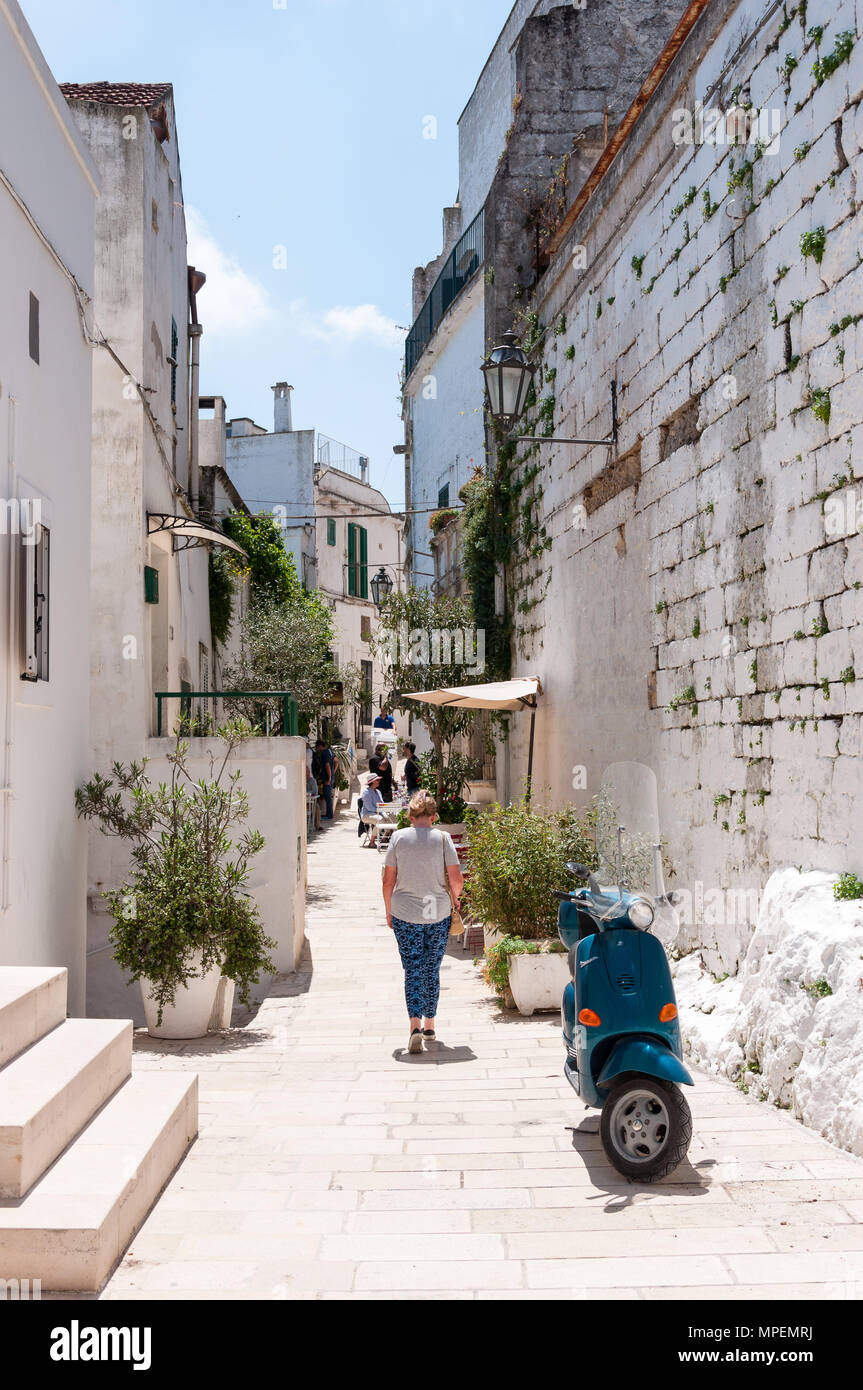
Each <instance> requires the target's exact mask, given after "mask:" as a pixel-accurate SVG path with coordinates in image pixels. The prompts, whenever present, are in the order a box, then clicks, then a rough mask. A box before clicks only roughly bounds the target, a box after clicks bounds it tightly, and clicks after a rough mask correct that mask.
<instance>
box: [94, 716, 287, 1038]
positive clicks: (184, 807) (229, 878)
mask: <svg viewBox="0 0 863 1390" xmlns="http://www.w3.org/2000/svg"><path fill="white" fill-rule="evenodd" d="M250 733H251V728H250V726H249V725H248V724H247V723H245V722H244V721H241V720H231V721H229V722H228V723H227V724H225V725H224V726H223V727H222V728H221V729H220V730H219V731H218V737H219V738H220V739H221V740H222V742H223V743H224V755H223V756H222V757H221V759H220V760H219V765H218V767H217V766H216V761H217V760H216V755H215V754H214V753H212V752H211V754H210V776H209V778H204V777H202V778H200V779H199V780H197V781H195V779H194V778H193V776H192V774H191V772H190V771H189V767H188V756H189V745H188V743H184V742H181V741H180V739H178V740H177V743H176V747H175V749H174V751H173V752H172V753H170V754H169V755H168V761H169V763H170V764H171V778H170V781H169V782H167V783H165V782H162V783H159V784H158V785H154V784H153V783H152V781H151V779H150V777H149V776H148V775H147V759H144V760H143V761H142V762H140V763H136V762H132V763H129V764H128V765H126V764H123V763H114V764H113V767H112V775H111V777H109V778H104V777H101V776H100V775H99V774H98V773H97V774H96V776H95V777H94V778H93V780H92V781H91V782H87V783H86V784H85V785H84V786H83V787H81V788H79V789H78V791H77V792H76V793H75V804H76V807H77V810H78V814H79V816H82V817H83V818H84V819H85V820H94V821H96V823H97V824H98V825H99V827H100V829H101V830H102V831H103V832H104V834H106V835H115V836H117V837H119V838H120V839H123V840H126V841H128V842H129V844H130V846H131V864H130V867H129V873H128V877H127V879H126V881H125V882H124V883H123V884H122V885H121V886H120V887H119V888H114V889H110V890H109V891H107V892H106V893H105V894H104V897H105V898H106V899H107V901H108V903H109V904H110V909H111V915H112V916H113V919H114V925H113V928H112V930H111V941H112V943H113V946H114V958H115V960H116V961H117V962H118V963H119V964H120V965H122V966H123V967H124V968H125V969H126V970H128V971H129V973H130V975H131V978H132V980H138V981H140V984H141V993H142V995H143V999H144V1011H145V1014H146V1018H147V1026H148V1028H149V1030H150V1032H151V1033H152V1034H153V1036H155V1037H161V1038H197V1037H202V1036H203V1035H204V1034H205V1033H206V1031H207V1024H208V1022H209V1019H210V1015H211V1013H212V1010H213V1004H214V1002H215V998H216V992H217V990H218V987H219V982H220V979H221V978H222V977H223V976H224V977H225V978H226V979H228V980H232V981H234V983H235V984H236V986H237V987H238V988H239V991H240V998H241V999H242V1000H243V1001H244V1002H248V998H249V989H250V986H251V985H252V984H254V983H256V982H257V980H258V979H259V978H260V976H261V974H262V972H263V973H272V974H274V973H275V966H274V964H273V962H272V960H271V959H270V956H269V952H270V951H271V950H272V949H273V947H274V946H275V942H274V941H272V940H270V938H269V937H268V936H267V935H266V933H265V932H264V928H263V924H262V922H261V920H260V915H259V912H258V907H257V904H256V903H255V902H254V901H253V899H252V898H251V897H250V895H249V893H248V891H247V889H246V887H245V885H246V883H247V881H248V877H249V863H250V860H251V859H252V858H253V857H254V855H256V854H257V853H258V852H259V851H260V850H261V849H263V846H264V839H263V836H262V835H261V834H260V833H259V832H258V831H257V830H244V831H243V832H242V834H240V835H239V837H238V838H236V839H232V838H230V837H229V831H230V830H231V829H232V827H239V826H241V825H242V824H243V822H245V820H246V819H247V817H248V814H249V808H248V799H247V796H246V792H245V791H244V790H243V788H242V787H241V786H240V777H241V774H240V772H239V771H238V770H237V771H233V772H229V771H228V762H229V759H230V756H231V753H232V752H233V750H234V748H235V747H236V746H237V744H238V743H240V742H242V741H243V740H244V739H246V738H247V737H248V736H249V735H250Z"/></svg>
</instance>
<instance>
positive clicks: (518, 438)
mask: <svg viewBox="0 0 863 1390" xmlns="http://www.w3.org/2000/svg"><path fill="white" fill-rule="evenodd" d="M512 440H513V443H515V444H590V445H597V444H604V445H606V447H607V448H609V449H615V448H616V447H617V382H616V381H612V383H611V434H608V435H606V436H605V438H604V439H562V438H560V437H558V436H556V435H547V434H537V435H534V434H515V435H513V436H512Z"/></svg>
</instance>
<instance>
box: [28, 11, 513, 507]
mask: <svg viewBox="0 0 863 1390" xmlns="http://www.w3.org/2000/svg"><path fill="white" fill-rule="evenodd" d="M21 3H22V8H23V9H24V12H25V15H26V17H27V20H28V22H29V24H30V26H31V28H32V29H33V32H34V34H35V35H36V39H37V41H38V42H39V44H40V46H41V48H42V50H43V52H44V54H45V56H46V58H47V60H48V62H49V64H50V66H51V69H52V71H53V72H54V75H55V77H56V78H57V80H58V81H60V82H63V81H67V82H85V81H102V80H106V81H121V80H124V81H141V82H156V81H170V82H173V84H174V90H175V97H176V102H177V120H178V127H179V141H180V158H181V164H182V171H183V191H184V201H185V204H186V213H187V218H188V220H189V224H190V231H191V237H190V240H191V251H192V257H191V258H192V259H194V261H195V262H196V264H198V265H199V266H200V267H201V269H203V270H204V271H206V272H207V276H208V282H207V285H206V286H205V288H204V290H203V291H202V292H201V295H200V297H199V301H198V305H199V313H200V317H201V322H202V323H203V325H204V338H203V340H202V352H201V393H202V394H203V395H208V394H219V395H223V396H224V397H225V398H226V400H227V404H228V413H229V415H235V416H239V415H251V416H253V417H254V418H255V419H256V420H257V421H258V423H259V424H262V425H265V426H266V427H267V428H269V429H271V428H272V393H271V391H270V389H269V388H270V387H271V386H272V384H273V383H274V382H275V381H278V380H285V379H286V380H288V381H289V382H291V384H292V385H293V386H294V388H295V390H294V396H293V403H294V412H293V419H294V427H295V428H298V429H310V428H315V429H319V430H321V431H322V432H323V433H325V434H329V435H331V436H332V437H334V438H335V439H338V440H341V441H342V442H344V443H347V444H350V445H352V446H353V447H354V448H357V449H359V450H360V451H361V452H363V453H366V454H368V455H369V456H370V458H371V481H372V482H373V483H374V484H375V485H376V486H378V487H381V488H382V489H383V491H384V492H385V493H386V495H387V496H388V497H389V499H390V501H391V502H393V503H394V504H398V503H400V502H401V501H402V490H403V489H402V467H401V460H400V459H399V458H396V457H395V456H394V455H393V452H392V446H393V444H395V443H398V442H399V441H400V440H401V439H402V437H403V429H402V424H401V420H400V407H399V401H398V371H399V365H400V360H401V355H402V351H403V339H404V335H403V333H400V332H399V331H397V330H396V329H395V327H394V325H402V326H409V325H410V322H411V302H410V284H411V272H412V270H413V268H414V266H415V265H417V264H419V263H421V262H424V261H427V260H430V259H431V258H432V257H433V256H436V255H437V254H438V253H439V252H440V238H441V209H442V207H443V206H444V204H448V203H451V202H452V201H454V199H455V196H456V192H457V185H458V147H457V131H456V122H457V119H458V116H459V114H460V113H461V111H462V109H463V107H464V105H465V103H466V102H467V99H468V97H469V96H470V93H471V91H472V90H473V87H474V84H475V82H476V80H477V78H478V76H479V73H480V71H481V70H482V66H483V64H484V62H485V60H486V58H487V56H488V53H489V51H490V49H491V47H492V45H493V43H494V40H495V38H496V37H497V35H498V33H499V31H500V29H501V28H502V26H503V23H504V21H505V19H506V16H507V14H508V13H509V10H510V8H511V0H173V2H172V0H148V3H146V4H141V3H140V0H74V3H73V4H70V3H69V0H21ZM427 116H434V117H435V118H436V120H437V139H434V140H429V139H425V138H423V121H424V118H425V117H427ZM277 248H284V249H283V251H279V250H278V249H277ZM274 261H281V262H283V268H277V266H276V265H275V264H274Z"/></svg>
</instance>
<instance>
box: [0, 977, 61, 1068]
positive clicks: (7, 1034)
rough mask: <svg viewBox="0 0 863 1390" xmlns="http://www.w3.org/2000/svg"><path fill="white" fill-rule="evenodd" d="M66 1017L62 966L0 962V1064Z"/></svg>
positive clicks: (14, 1055)
mask: <svg viewBox="0 0 863 1390" xmlns="http://www.w3.org/2000/svg"><path fill="white" fill-rule="evenodd" d="M65 1017H66V970H65V969H64V968H63V967H62V966H56V965H51V966H43V965H4V966H0V1067H2V1066H4V1065H5V1063H6V1062H8V1061H9V1060H10V1059H11V1058H12V1057H16V1056H17V1055H18V1053H19V1052H23V1051H24V1049H25V1047H29V1046H30V1044H31V1043H34V1042H36V1041H37V1039H39V1038H43V1037H44V1036H45V1034H46V1033H49V1032H50V1031H51V1029H52V1028H56V1027H57V1025H58V1023H62V1022H63V1020H64V1018H65Z"/></svg>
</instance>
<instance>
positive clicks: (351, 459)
mask: <svg viewBox="0 0 863 1390" xmlns="http://www.w3.org/2000/svg"><path fill="white" fill-rule="evenodd" d="M315 467H316V468H318V469H322V468H335V469H336V470H337V471H338V472H339V473H347V474H348V476H349V477H351V478H359V480H360V482H361V483H367V482H368V480H369V461H368V458H367V456H366V455H365V454H361V453H360V452H359V450H358V449H352V448H351V447H350V445H349V444H340V443H339V441H338V440H337V439H330V438H329V437H328V436H327V435H325V434H319V435H318V437H317V446H316V449H315Z"/></svg>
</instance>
